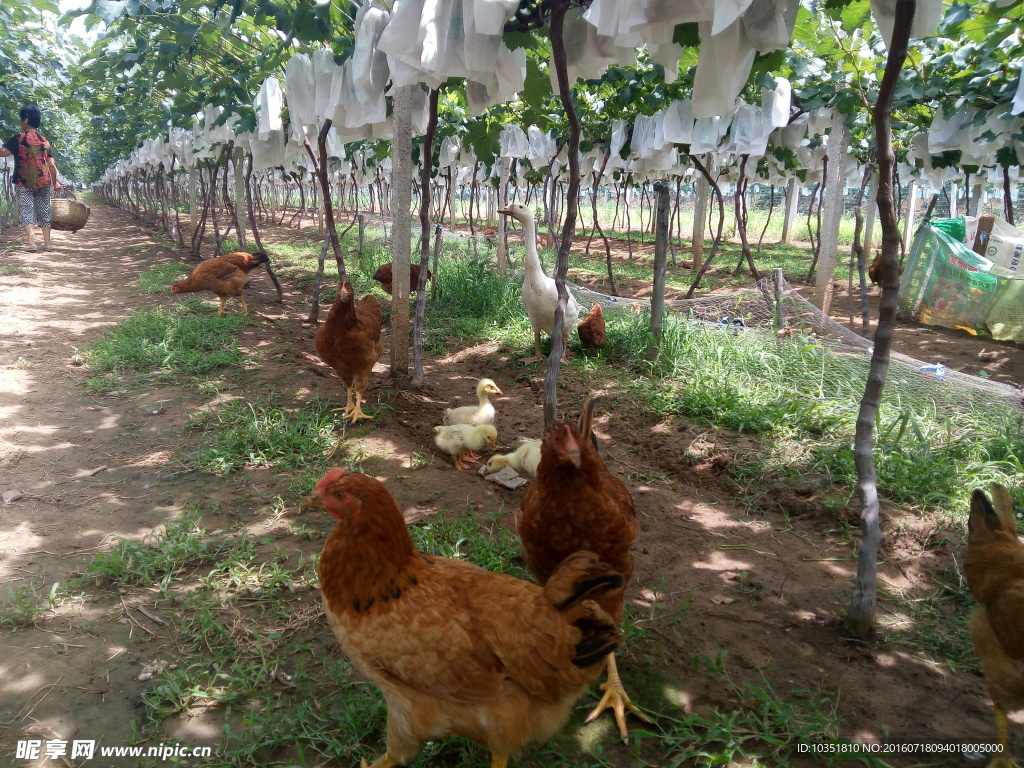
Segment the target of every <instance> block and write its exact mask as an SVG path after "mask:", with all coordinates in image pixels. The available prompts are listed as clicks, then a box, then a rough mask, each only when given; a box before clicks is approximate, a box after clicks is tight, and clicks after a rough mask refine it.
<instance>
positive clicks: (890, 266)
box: [848, 0, 917, 637]
mask: <svg viewBox="0 0 1024 768" xmlns="http://www.w3.org/2000/svg"><path fill="white" fill-rule="evenodd" d="M916 7H917V0H897V1H896V21H895V24H894V25H893V31H892V42H891V44H890V46H889V57H888V59H887V60H886V62H885V74H884V76H883V77H882V83H881V86H880V87H879V89H878V102H877V103H876V104H875V109H874V121H875V146H876V147H877V148H878V171H879V173H878V176H879V190H878V218H879V222H880V224H881V227H882V301H881V304H880V305H879V310H878V330H877V331H876V332H875V348H874V352H872V354H871V368H870V371H869V372H868V381H867V384H866V386H865V387H864V397H863V399H861V401H860V411H859V412H858V414H857V430H856V436H855V438H854V448H853V457H854V463H855V464H856V466H857V491H858V493H859V495H860V504H861V513H860V527H861V543H860V548H859V550H858V552H857V582H856V586H855V587H854V590H853V598H852V600H851V601H850V614H849V616H848V626H849V629H850V631H852V632H853V633H854V634H855V635H856V636H857V637H867V636H868V635H870V634H871V633H872V632H873V631H874V628H875V603H876V591H877V581H878V545H879V541H880V539H881V534H880V531H879V526H878V478H877V475H876V474H875V459H874V447H875V435H874V427H875V417H876V416H877V414H878V408H879V405H880V404H881V401H882V388H883V387H884V386H885V375H886V372H887V371H888V368H889V348H890V346H891V345H892V334H893V329H894V328H895V326H896V304H897V298H898V295H899V287H900V284H899V268H898V264H897V256H898V254H899V248H900V231H899V225H898V223H897V221H896V205H895V203H894V201H893V192H892V170H893V166H894V165H895V156H894V154H893V149H892V101H893V94H894V93H895V90H896V83H897V81H898V79H899V76H900V70H901V69H902V68H903V62H904V60H905V59H906V57H907V43H908V40H909V39H910V25H911V23H912V22H913V20H914V11H915V10H916Z"/></svg>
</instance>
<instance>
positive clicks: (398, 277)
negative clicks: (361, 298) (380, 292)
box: [391, 86, 451, 378]
mask: <svg viewBox="0 0 1024 768" xmlns="http://www.w3.org/2000/svg"><path fill="white" fill-rule="evenodd" d="M415 87H418V86H403V87H402V88H398V89H397V90H396V91H395V97H394V102H393V103H394V113H393V116H394V134H395V137H394V144H393V150H392V151H393V155H394V163H395V165H394V171H393V176H392V179H393V183H392V185H391V186H392V193H391V194H392V195H393V196H394V201H393V204H392V209H393V210H394V213H395V215H394V219H393V221H394V226H393V228H392V230H391V254H392V259H393V260H392V262H391V264H392V266H391V279H392V283H391V287H392V296H391V307H392V309H391V376H392V378H396V377H398V376H405V375H407V374H408V373H409V250H410V238H411V237H412V213H411V211H410V210H409V206H410V204H411V203H412V115H411V111H412V89H413V88H415ZM450 192H451V187H449V200H450V199H451V196H450Z"/></svg>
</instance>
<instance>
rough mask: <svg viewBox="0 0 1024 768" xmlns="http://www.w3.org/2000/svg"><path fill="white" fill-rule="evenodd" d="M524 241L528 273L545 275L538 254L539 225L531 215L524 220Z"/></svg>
mask: <svg viewBox="0 0 1024 768" xmlns="http://www.w3.org/2000/svg"><path fill="white" fill-rule="evenodd" d="M523 242H524V243H525V245H526V274H527V275H532V276H537V275H543V274H544V270H543V269H542V268H541V266H540V257H539V256H538V255H537V225H536V224H535V223H534V221H533V217H532V216H531V217H530V218H528V219H525V220H524V221H523Z"/></svg>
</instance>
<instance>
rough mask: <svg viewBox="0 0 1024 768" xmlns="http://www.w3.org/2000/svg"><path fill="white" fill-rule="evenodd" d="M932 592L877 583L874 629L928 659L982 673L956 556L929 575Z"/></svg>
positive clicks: (970, 604) (959, 670) (968, 598)
mask: <svg viewBox="0 0 1024 768" xmlns="http://www.w3.org/2000/svg"><path fill="white" fill-rule="evenodd" d="M931 578H932V588H931V591H930V592H929V593H928V594H926V595H924V596H916V595H915V596H912V595H910V594H908V593H906V592H904V591H902V590H900V589H897V588H895V587H893V586H892V585H888V584H885V583H882V584H879V589H878V605H879V620H878V624H879V631H880V634H881V636H882V637H883V638H884V639H885V640H887V641H892V642H897V643H900V644H902V645H904V646H906V647H908V648H911V649H912V650H913V651H915V652H916V653H917V654H919V655H920V656H922V657H924V658H925V660H926V661H928V662H929V663H936V662H937V663H940V664H942V665H943V666H946V667H948V668H949V669H951V670H953V671H954V672H957V673H964V672H967V673H977V674H980V673H981V666H980V664H979V660H978V656H977V653H976V652H975V650H974V643H973V642H972V640H971V629H970V619H971V611H972V610H973V609H974V607H975V606H976V605H977V603H976V602H975V601H974V598H972V597H971V594H970V591H969V590H968V589H967V584H966V582H965V581H964V578H963V573H962V572H961V571H960V569H959V567H958V565H957V563H956V561H955V560H954V561H953V565H951V566H950V567H949V568H948V569H947V570H946V571H945V572H943V573H936V574H932V577H931Z"/></svg>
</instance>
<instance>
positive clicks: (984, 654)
mask: <svg viewBox="0 0 1024 768" xmlns="http://www.w3.org/2000/svg"><path fill="white" fill-rule="evenodd" d="M991 490H992V501H989V499H988V497H987V496H986V495H985V492H984V491H982V490H981V489H980V488H978V489H975V491H974V494H973V495H972V496H971V516H970V518H969V519H968V522H967V525H968V529H969V533H968V535H967V557H966V559H965V560H964V576H965V577H966V579H967V586H969V587H970V589H971V594H972V595H974V598H975V599H976V600H977V601H978V602H979V603H980V605H979V606H978V607H977V608H975V609H974V613H973V614H971V637H972V638H973V640H974V649H975V650H976V651H977V652H978V656H979V658H980V659H981V667H982V669H983V670H984V672H985V679H986V681H987V682H988V692H989V695H990V696H992V708H993V710H994V712H995V720H996V741H997V742H998V743H999V744H1000V746H1001V752H1000V757H997V758H995V759H994V760H993V761H992V762H991V763H989V768H1018V764H1017V763H1016V762H1015V761H1014V760H1013V759H1012V758H1011V757H1010V755H1009V753H1010V740H1009V731H1008V726H1007V720H1006V713H1007V712H1013V711H1015V710H1018V709H1024V544H1022V543H1021V541H1020V539H1019V538H1017V520H1016V517H1015V515H1014V513H1013V502H1012V500H1011V499H1010V493H1009V491H1007V490H1006V488H1005V487H1004V486H1002V485H995V484H993V485H992V489H991Z"/></svg>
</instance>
